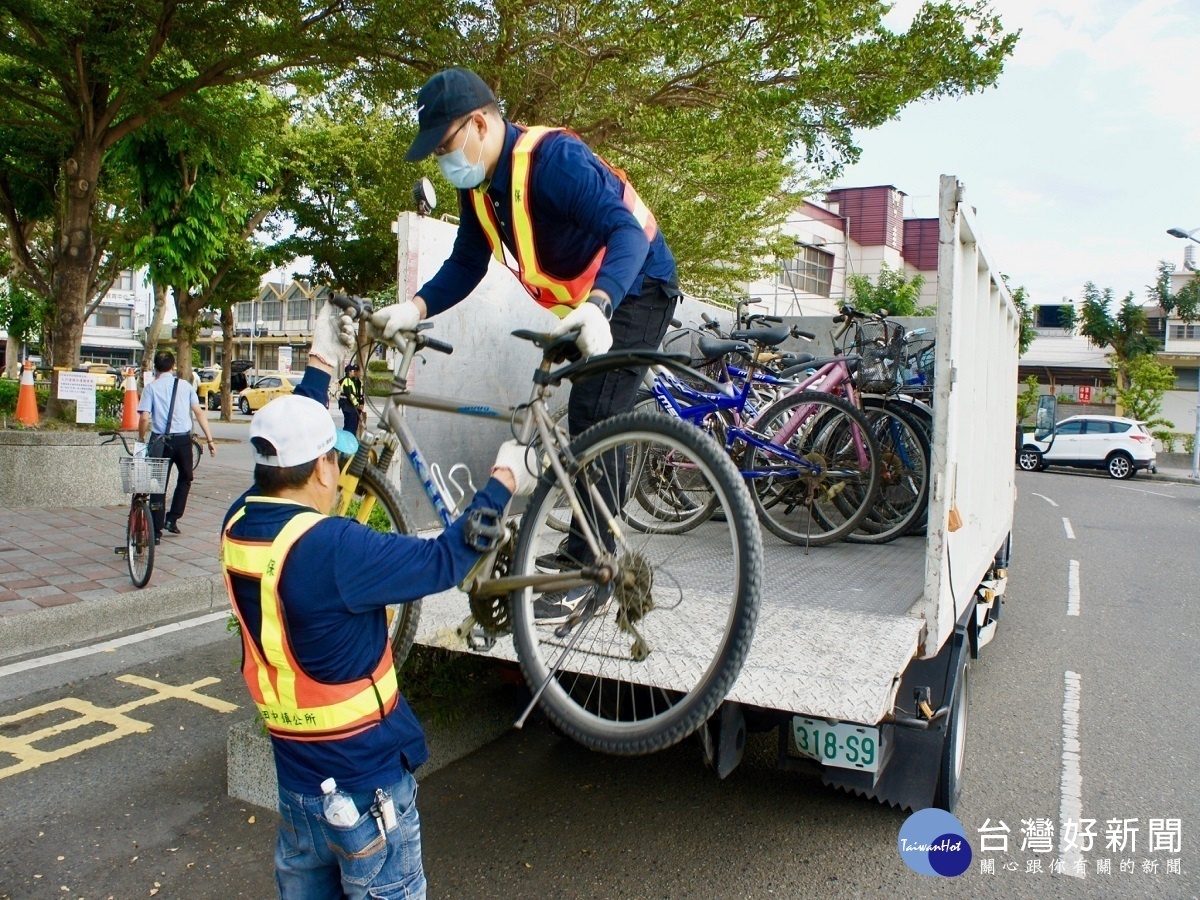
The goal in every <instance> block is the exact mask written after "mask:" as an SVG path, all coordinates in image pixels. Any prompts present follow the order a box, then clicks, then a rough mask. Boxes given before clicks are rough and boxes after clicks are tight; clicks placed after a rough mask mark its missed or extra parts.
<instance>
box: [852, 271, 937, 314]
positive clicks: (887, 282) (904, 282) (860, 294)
mask: <svg viewBox="0 0 1200 900" xmlns="http://www.w3.org/2000/svg"><path fill="white" fill-rule="evenodd" d="M846 285H847V287H849V288H850V294H851V297H852V298H853V305H854V307H855V309H858V310H860V311H862V312H869V313H877V312H885V313H887V314H888V315H889V316H911V315H915V314H916V311H917V301H918V300H919V299H920V298H921V288H923V287H924V286H925V276H924V275H920V274H918V275H914V276H913V277H912V278H909V277H908V276H907V275H905V274H904V273H903V272H898V271H896V270H894V269H892V268H891V267H889V266H888V264H887V263H883V264H881V265H880V267H879V275H878V276H877V277H876V278H875V280H874V281H872V280H871V279H870V278H869V277H868V276H866V275H851V276H849V277H848V278H847V279H846Z"/></svg>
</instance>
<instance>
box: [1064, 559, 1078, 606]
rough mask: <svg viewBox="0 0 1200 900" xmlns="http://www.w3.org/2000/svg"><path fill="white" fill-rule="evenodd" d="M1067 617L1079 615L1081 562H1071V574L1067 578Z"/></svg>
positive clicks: (1075, 560) (1074, 560)
mask: <svg viewBox="0 0 1200 900" xmlns="http://www.w3.org/2000/svg"><path fill="white" fill-rule="evenodd" d="M1067 615H1068V616H1077V615H1079V560H1077V559H1073V560H1071V572H1070V575H1069V576H1068V578H1067Z"/></svg>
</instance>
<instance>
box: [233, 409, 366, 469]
mask: <svg viewBox="0 0 1200 900" xmlns="http://www.w3.org/2000/svg"><path fill="white" fill-rule="evenodd" d="M250 437H251V439H253V438H256V437H261V438H265V439H266V440H268V441H270V442H271V445H272V446H273V447H274V448H275V455H274V456H267V455H266V454H264V453H260V452H259V451H258V449H257V448H254V461H255V462H256V463H258V464H259V465H262V466H278V467H280V468H290V467H291V466H299V465H303V464H304V463H306V462H312V461H313V460H314V459H316V458H317V457H319V456H324V455H325V454H326V453H328V452H329V451H330V450H331V449H333V448H335V447H336V448H337V450H338V452H339V453H347V454H349V453H354V452H355V451H356V450H358V440H357V438H355V437H354V435H352V434H351V433H350V432H348V431H341V430H339V429H336V428H334V427H333V419H332V418H330V416H329V410H328V409H326V408H325V407H323V406H321V404H320V403H318V402H317V401H316V400H313V399H311V398H309V397H303V396H299V395H297V394H285V395H283V396H282V397H276V398H275V399H274V400H272V401H271V402H270V403H268V404H267V405H266V406H264V407H263V408H262V409H261V410H259V411H258V412H257V413H256V414H255V416H254V418H253V419H251V420H250ZM251 446H252V447H253V440H252V441H251Z"/></svg>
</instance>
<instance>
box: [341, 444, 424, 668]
mask: <svg viewBox="0 0 1200 900" xmlns="http://www.w3.org/2000/svg"><path fill="white" fill-rule="evenodd" d="M346 516H347V517H348V518H351V519H355V520H356V521H358V522H361V523H362V524H363V525H366V526H367V527H368V528H373V529H375V530H376V531H380V532H383V533H385V534H414V533H415V532H414V531H413V529H412V528H411V527H409V524H408V520H407V519H406V518H405V517H404V511H403V507H402V506H401V504H400V494H399V492H398V491H397V490H396V488H395V487H394V486H393V485H392V483H391V481H389V480H388V477H387V475H386V474H384V473H383V472H382V471H380V470H379V469H377V468H375V466H367V467H366V469H364V470H363V473H362V477H361V478H360V479H359V481H358V490H357V491H356V492H355V495H354V499H353V500H351V501H350V507H349V509H348V510H347V511H346ZM420 618H421V601H420V600H414V601H413V602H412V603H397V604H396V605H394V606H389V607H388V641H389V642H390V643H391V645H392V658H393V660H394V661H395V663H396V668H397V669H399V668H400V667H401V666H403V665H404V661H405V660H406V659H407V658H408V652H409V651H410V650H411V649H412V645H413V640H414V639H415V638H416V636H417V621H418V620H419V619H420Z"/></svg>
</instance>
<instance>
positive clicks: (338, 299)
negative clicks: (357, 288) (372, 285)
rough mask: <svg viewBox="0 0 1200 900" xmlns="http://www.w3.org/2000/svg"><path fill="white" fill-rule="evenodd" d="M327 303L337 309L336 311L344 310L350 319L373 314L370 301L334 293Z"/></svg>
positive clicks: (373, 310)
mask: <svg viewBox="0 0 1200 900" xmlns="http://www.w3.org/2000/svg"><path fill="white" fill-rule="evenodd" d="M329 302H330V303H332V304H333V305H334V306H336V307H338V309H344V310H346V312H348V313H350V314H351V315H350V318H352V319H360V318H362V317H363V316H364V315H370V314H371V313H373V312H375V307H374V306H373V305H372V303H371V301H370V300H367V299H365V298H363V297H357V296H351V295H350V294H343V293H341V292H335V293H334V295H333V296H332V297H330V298H329Z"/></svg>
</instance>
